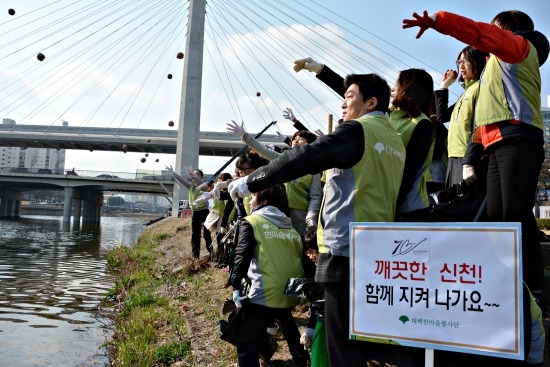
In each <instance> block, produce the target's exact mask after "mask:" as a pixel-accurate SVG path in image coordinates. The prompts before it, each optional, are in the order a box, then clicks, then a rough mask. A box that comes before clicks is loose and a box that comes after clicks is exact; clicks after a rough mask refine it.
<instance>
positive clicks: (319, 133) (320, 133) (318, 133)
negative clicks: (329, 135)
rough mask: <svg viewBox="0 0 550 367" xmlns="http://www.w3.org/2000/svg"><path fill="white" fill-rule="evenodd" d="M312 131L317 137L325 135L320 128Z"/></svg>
mask: <svg viewBox="0 0 550 367" xmlns="http://www.w3.org/2000/svg"><path fill="white" fill-rule="evenodd" d="M313 132H314V133H315V135H317V137H321V136H324V135H325V133H324V132H322V131H321V129H317V130H314V131H313Z"/></svg>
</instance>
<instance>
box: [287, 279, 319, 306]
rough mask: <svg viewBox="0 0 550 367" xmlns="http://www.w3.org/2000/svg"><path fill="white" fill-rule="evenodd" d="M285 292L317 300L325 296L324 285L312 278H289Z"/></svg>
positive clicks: (289, 294)
mask: <svg viewBox="0 0 550 367" xmlns="http://www.w3.org/2000/svg"><path fill="white" fill-rule="evenodd" d="M283 293H284V294H285V295H287V296H290V297H299V298H305V299H307V300H308V301H309V302H315V301H318V300H321V299H323V298H324V297H325V294H324V289H323V286H322V285H321V284H319V283H316V282H315V281H314V280H313V279H311V278H288V280H287V281H286V285H285V290H284V291H283Z"/></svg>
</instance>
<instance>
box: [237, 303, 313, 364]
mask: <svg viewBox="0 0 550 367" xmlns="http://www.w3.org/2000/svg"><path fill="white" fill-rule="evenodd" d="M243 307H246V310H244V311H245V316H244V318H243V320H242V321H241V325H240V327H239V331H238V334H237V343H236V344H237V355H238V357H239V367H258V366H259V365H260V354H259V350H260V344H261V341H262V338H263V336H264V334H265V333H266V330H267V328H268V327H269V326H270V325H271V324H272V323H273V320H275V319H277V320H279V323H280V326H281V331H282V333H283V336H284V338H285V340H286V342H287V344H288V350H289V352H290V354H291V355H292V361H293V362H294V365H295V366H304V367H305V366H306V365H307V361H309V353H308V352H307V350H305V349H304V347H303V346H302V345H301V344H300V332H299V331H298V327H297V326H296V323H295V322H294V318H293V316H292V309H291V308H271V307H266V306H261V305H257V304H254V303H249V304H247V305H245V306H243Z"/></svg>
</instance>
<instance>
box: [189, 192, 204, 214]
mask: <svg viewBox="0 0 550 367" xmlns="http://www.w3.org/2000/svg"><path fill="white" fill-rule="evenodd" d="M201 195H202V192H201V191H200V190H197V188H196V187H195V186H191V187H189V207H190V208H191V210H193V211H198V210H204V209H207V208H208V201H205V202H202V203H200V204H198V205H194V204H193V203H194V202H195V200H197V199H198V198H199V197H200V196H201Z"/></svg>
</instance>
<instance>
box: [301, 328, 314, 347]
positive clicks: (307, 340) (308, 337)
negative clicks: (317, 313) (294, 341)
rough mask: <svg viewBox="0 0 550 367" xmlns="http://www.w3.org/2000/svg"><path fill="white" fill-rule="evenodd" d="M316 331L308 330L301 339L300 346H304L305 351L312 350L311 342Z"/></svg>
mask: <svg viewBox="0 0 550 367" xmlns="http://www.w3.org/2000/svg"><path fill="white" fill-rule="evenodd" d="M314 332H315V329H312V328H307V329H306V331H304V332H303V334H302V336H301V337H300V344H302V345H303V346H304V349H311V342H312V340H313V333H314Z"/></svg>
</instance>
